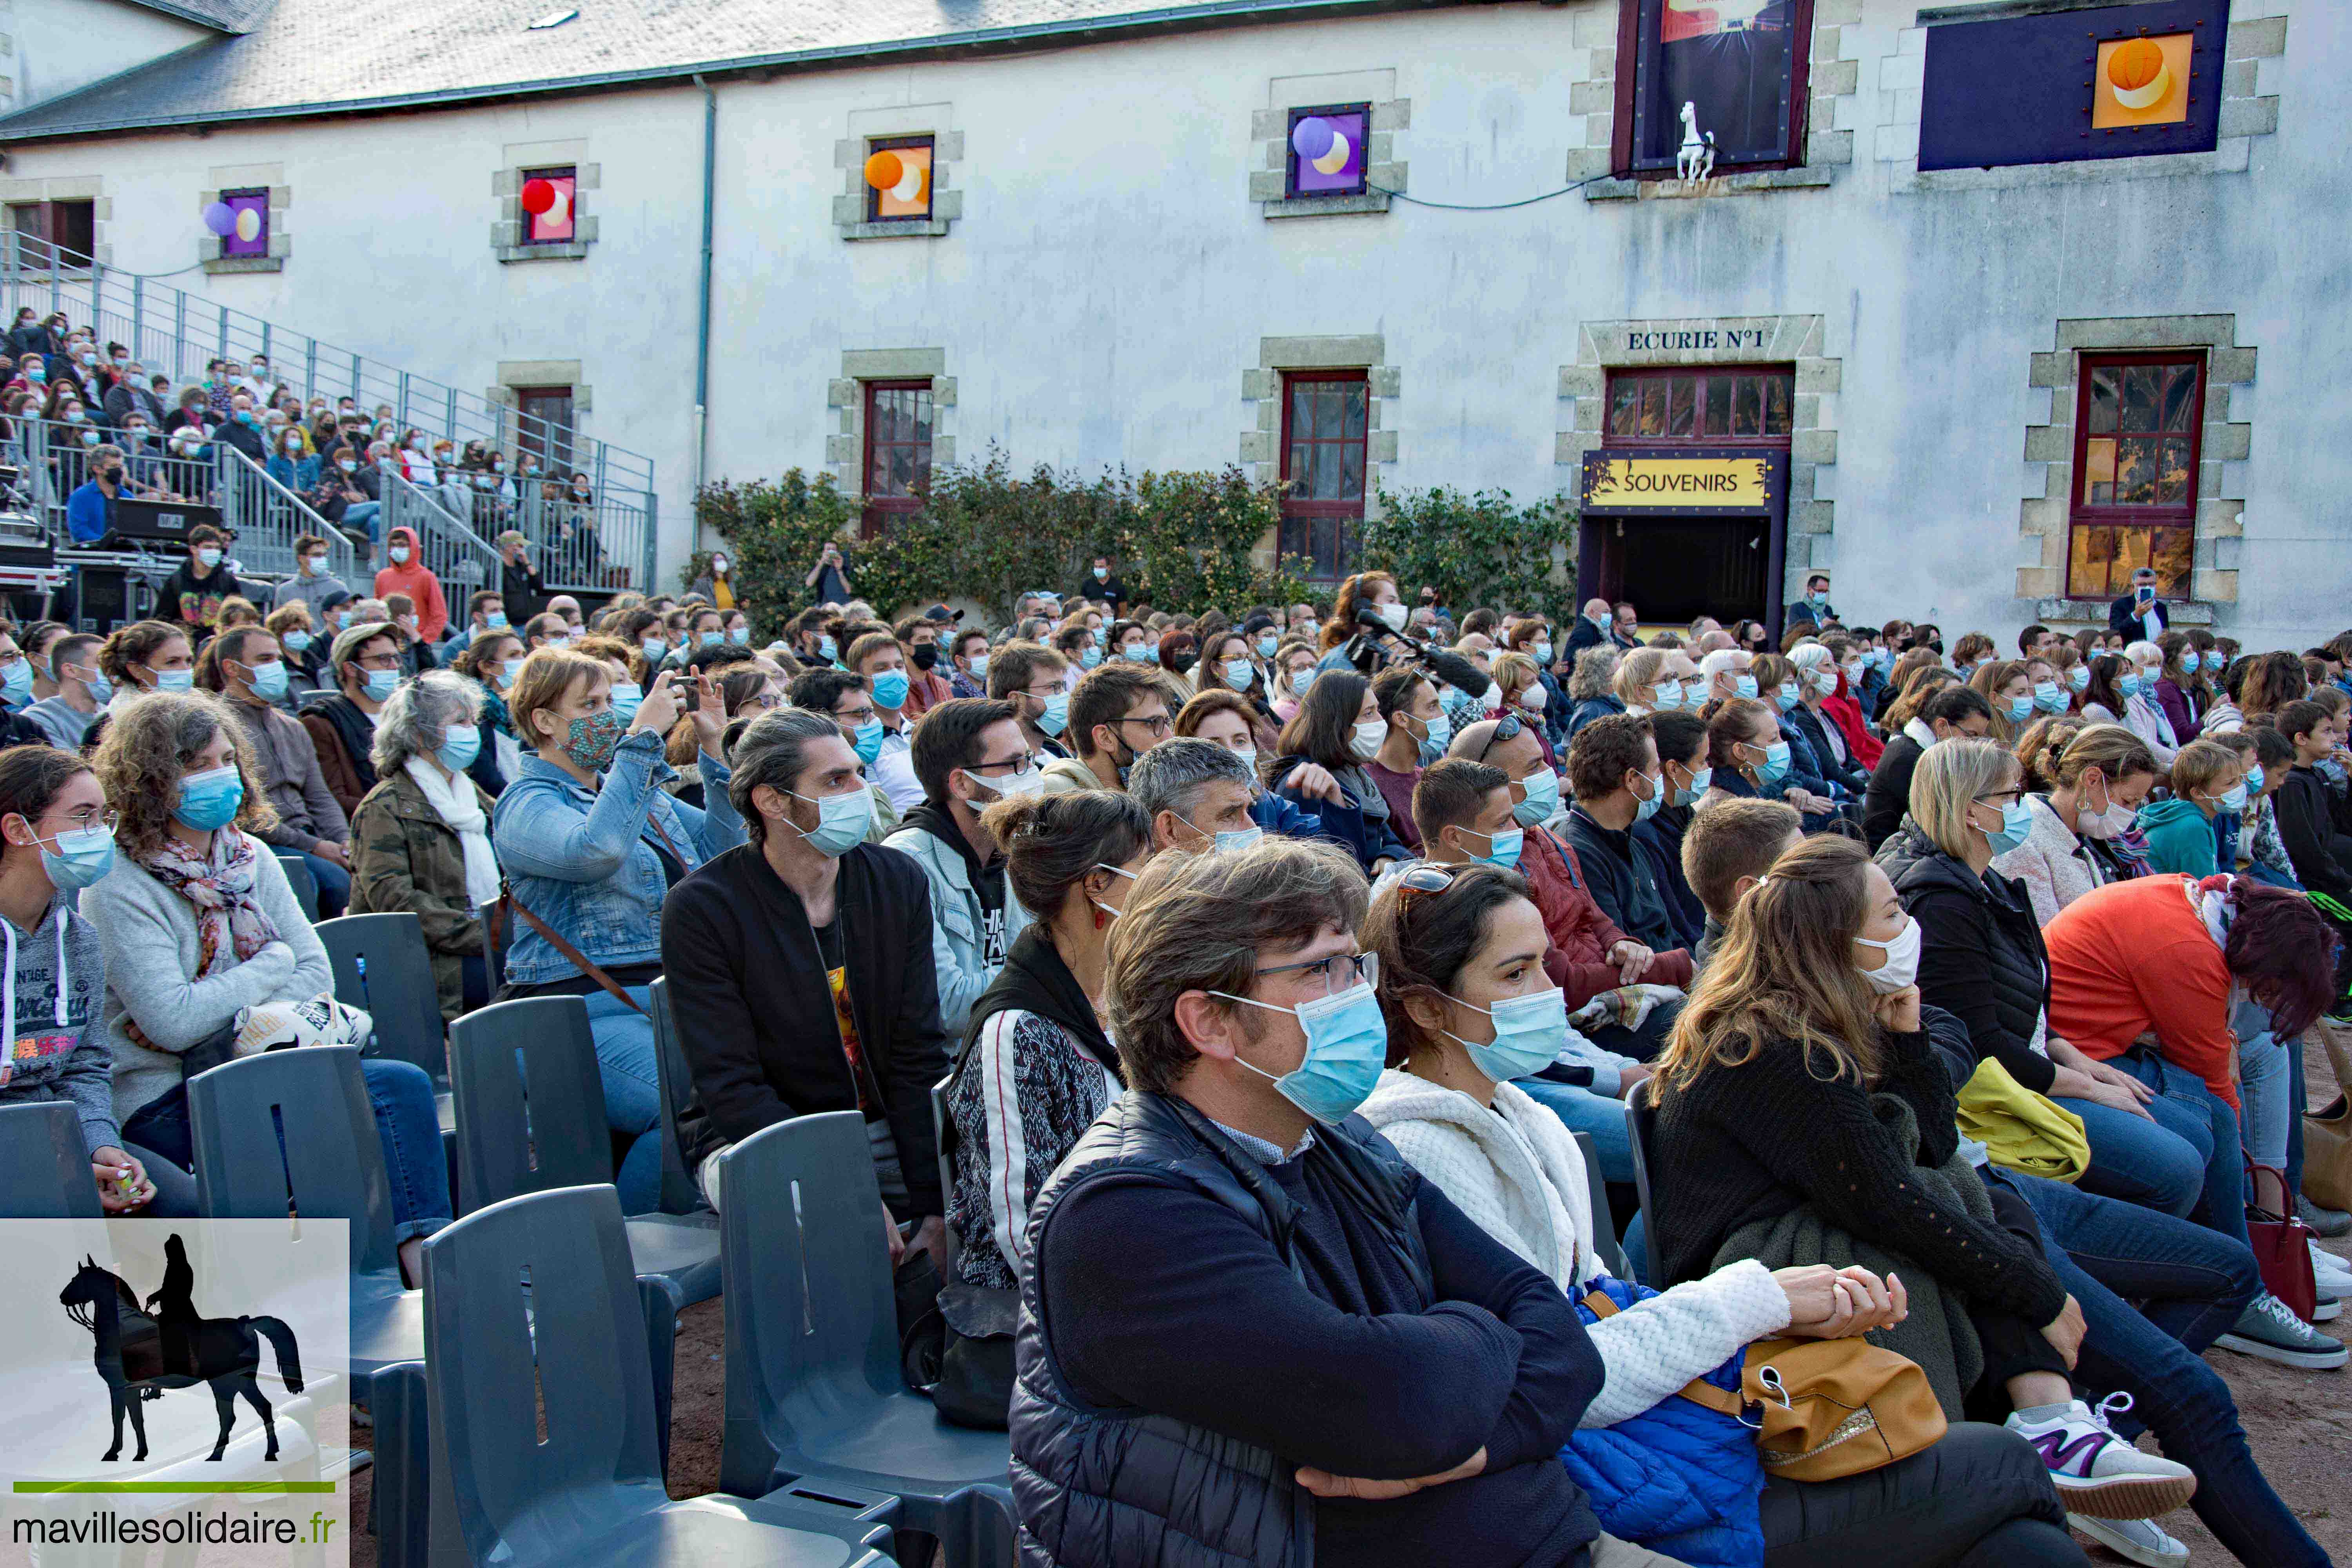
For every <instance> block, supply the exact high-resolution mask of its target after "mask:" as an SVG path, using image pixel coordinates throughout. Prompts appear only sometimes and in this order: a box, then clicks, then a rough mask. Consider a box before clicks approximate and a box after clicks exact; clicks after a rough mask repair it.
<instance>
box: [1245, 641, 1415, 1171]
mask: <svg viewBox="0 0 2352 1568" xmlns="http://www.w3.org/2000/svg"><path fill="white" fill-rule="evenodd" d="M1391 607H1392V608H1394V609H1396V610H1397V611H1398V612H1399V614H1400V615H1402V612H1403V609H1404V606H1403V605H1394V606H1391ZM1210 994H1211V995H1213V996H1223V997H1224V999H1225V1000H1226V1001H1228V1002H1239V1003H1243V1004H1244V1005H1247V1006H1251V1007H1263V1008H1265V1010H1266V1011H1267V1012H1269V1013H1288V1014H1291V1015H1293V1016H1296V1017H1297V1019H1298V1026H1299V1027H1300V1028H1301V1029H1303V1030H1305V1031H1306V1034H1307V1052H1306V1054H1305V1055H1304V1056H1302V1057H1301V1058H1299V1060H1298V1066H1297V1067H1296V1068H1293V1069H1291V1070H1290V1071H1289V1072H1286V1073H1283V1074H1282V1075H1280V1076H1279V1077H1276V1075H1275V1074H1273V1073H1270V1072H1268V1071H1266V1070H1265V1068H1261V1067H1257V1066H1255V1065H1253V1064H1252V1063H1249V1062H1244V1061H1242V1059H1241V1058H1240V1057H1238V1056H1236V1057H1234V1060H1235V1061H1236V1062H1241V1065H1242V1066H1243V1067H1245V1068H1249V1070H1250V1071H1252V1072H1254V1073H1255V1074H1257V1075H1258V1077H1260V1078H1264V1079H1273V1080H1274V1088H1275V1092H1276V1093H1277V1094H1279V1095H1281V1096H1282V1098H1283V1099H1285V1100H1288V1101H1290V1103H1291V1104H1293V1105H1295V1106H1297V1107H1298V1109H1299V1110H1303V1111H1305V1112H1307V1115H1309V1116H1311V1117H1313V1118H1314V1119H1315V1120H1316V1121H1319V1122H1321V1123H1323V1124H1324V1125H1325V1126H1327V1127H1336V1126H1338V1125H1339V1123H1340V1122H1342V1121H1346V1120H1347V1119H1348V1117H1349V1115H1350V1114H1351V1113H1352V1112H1353V1111H1354V1110H1355V1109H1356V1108H1357V1107H1358V1106H1360V1105H1361V1104H1363V1103H1364V1101H1365V1100H1367V1099H1369V1098H1370V1096H1371V1092H1372V1086H1373V1085H1374V1084H1377V1083H1378V1082H1380V1080H1381V1067H1382V1065H1383V1064H1384V1063H1385V1062H1386V1061H1387V1060H1388V1054H1389V1026H1388V1020H1387V1019H1386V1018H1384V1017H1382V1016H1381V1000H1380V996H1379V995H1378V994H1377V993H1375V992H1374V991H1373V989H1372V988H1371V987H1370V985H1355V986H1351V987H1349V989H1348V990H1345V991H1342V992H1340V993H1339V994H1337V995H1333V996H1318V997H1317V998H1316V999H1315V1000H1314V1001H1312V1002H1307V1003H1302V1004H1301V1005H1298V1006H1296V1007H1276V1006H1275V1005H1273V1004H1272V1003H1269V1002H1258V1001H1254V1000H1252V999H1251V998H1249V997H1247V996H1234V995H1232V994H1228V993H1226V992H1223V991H1213V992H1211V993H1210Z"/></svg>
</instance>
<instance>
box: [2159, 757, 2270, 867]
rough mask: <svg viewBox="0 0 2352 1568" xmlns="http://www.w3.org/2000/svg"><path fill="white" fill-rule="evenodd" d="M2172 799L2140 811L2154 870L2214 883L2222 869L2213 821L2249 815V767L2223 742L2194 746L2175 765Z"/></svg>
mask: <svg viewBox="0 0 2352 1568" xmlns="http://www.w3.org/2000/svg"><path fill="white" fill-rule="evenodd" d="M2171 784H2172V798H2171V799H2169V800H2158V801H2150V802H2149V803H2148V804H2147V805H2144V806H2142V807H2140V810H2139V816H2138V818H2137V826H2138V828H2139V830H2140V834H2141V836H2142V837H2145V838H2146V839H2147V863H2148V865H2149V866H2150V868H2153V869H2155V870H2158V871H2177V872H2179V873H2180V874H2181V875H2183V876H2188V877H2210V876H2212V875H2214V874H2215V873H2217V872H2219V871H2221V870H2223V869H2232V870H2234V869H2235V868H2234V867H2230V868H2224V867H2222V866H2221V865H2220V864H2219V863H2218V856H2219V853H2220V851H2219V847H2218V845H2217V843H2216V840H2215V838H2214V835H2213V819H2214V818H2215V817H2216V816H2220V815H2221V814H2222V813H2223V812H2225V811H2226V812H2242V811H2244V810H2245V809H2246V765H2245V763H2243V762H2242V761H2241V760H2240V758H2239V756H2238V753H2237V752H2236V750H2235V749H2234V748H2232V747H2230V746H2225V745H2223V744H2222V743H2221V742H2219V741H2191V742H2189V743H2188V744H2187V745H2185V746H2183V747H2181V748H2180V750H2179V752H2178V753H2177V754H2176V755H2175V756H2174V757H2173V759H2172V776H2171Z"/></svg>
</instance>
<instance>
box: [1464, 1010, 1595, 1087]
mask: <svg viewBox="0 0 2352 1568" xmlns="http://www.w3.org/2000/svg"><path fill="white" fill-rule="evenodd" d="M1445 999H1446V1000H1447V1001H1448V1002H1453V1003H1456V1004H1459V1005H1462V1006H1465V1007H1467V1008H1469V1009H1470V1010H1471V1011H1472V1012H1473V1013H1484V1014H1486V1016H1488V1017H1489V1018H1492V1019H1493V1020H1495V1037H1494V1038H1493V1039H1492V1040H1489V1041H1487V1042H1486V1044H1484V1045H1481V1044H1479V1043H1478V1042H1476V1041H1475V1040H1465V1039H1464V1038H1463V1037H1461V1036H1459V1035H1457V1034H1455V1033H1454V1031H1453V1030H1451V1029H1443V1030H1440V1031H1439V1033H1441V1034H1443V1035H1444V1037H1446V1038H1447V1039H1449V1040H1452V1041H1453V1042H1454V1044H1456V1045H1458V1046H1460V1047H1462V1048H1463V1049H1464V1050H1465V1051H1468V1052H1469V1053H1470V1065H1471V1066H1472V1067H1475V1068H1477V1069H1478V1070H1479V1071H1480V1072H1482V1073H1485V1074H1486V1076H1487V1077H1488V1078H1490V1079H1493V1080H1494V1081H1495V1082H1496V1083H1508V1082H1510V1081H1511V1079H1515V1078H1525V1077H1527V1076H1528V1074H1529V1073H1531V1072H1539V1071H1541V1070H1542V1069H1543V1068H1548V1067H1549V1066H1551V1064H1552V1063H1553V1062H1554V1061H1555V1060H1557V1059H1558V1058H1559V1052H1560V1047H1563V1046H1565V1045H1567V1044H1568V993H1567V992H1565V991H1562V990H1559V988H1557V987H1554V988H1553V989H1552V990H1549V991H1538V992H1535V993H1533V994H1530V995H1526V996H1512V997H1509V998H1507V999H1506V1000H1504V1001H1500V1002H1497V1003H1496V1004H1495V1005H1493V1006H1492V1007H1481V1006H1479V1005H1477V1004H1476V1003H1475V1002H1464V1001H1463V1000H1462V998H1461V997H1459V996H1455V995H1453V994H1447V996H1446V998H1445Z"/></svg>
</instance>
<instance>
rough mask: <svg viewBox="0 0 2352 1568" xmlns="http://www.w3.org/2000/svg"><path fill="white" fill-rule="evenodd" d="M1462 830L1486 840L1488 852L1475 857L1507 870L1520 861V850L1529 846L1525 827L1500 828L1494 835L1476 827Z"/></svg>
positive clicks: (1471, 835)
mask: <svg viewBox="0 0 2352 1568" xmlns="http://www.w3.org/2000/svg"><path fill="white" fill-rule="evenodd" d="M1462 831H1463V832H1465V833H1466V834H1468V835H1469V836H1470V837H1473V838H1485V839H1486V853H1485V854H1484V855H1480V856H1476V857H1475V858H1476V859H1479V860H1482V861H1484V862H1486V864H1487V865H1489V866H1500V867H1501V868H1503V869H1505V870H1506V871H1507V870H1509V869H1510V868H1513V867H1514V866H1517V864H1518V863H1519V852H1520V851H1521V850H1522V849H1524V848H1525V847H1527V842H1528V835H1527V830H1526V829H1524V828H1519V827H1504V828H1498V829H1496V831H1495V832H1494V833H1493V834H1492V835H1487V834H1483V833H1480V832H1479V831H1478V830H1477V829H1476V828H1475V827H1465V828H1464V829H1463V830H1462Z"/></svg>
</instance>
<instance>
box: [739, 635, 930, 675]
mask: <svg viewBox="0 0 2352 1568" xmlns="http://www.w3.org/2000/svg"><path fill="white" fill-rule="evenodd" d="M726 640H727V634H726V633H725V632H704V633H703V634H702V635H701V636H700V637H697V638H696V639H695V642H696V644H697V646H698V647H718V646H719V644H720V643H723V642H725V641H726ZM922 652H923V650H922V649H921V648H917V649H916V650H915V654H916V658H915V663H916V664H917V665H918V666H919V667H920V668H929V666H927V665H924V664H923V660H922V657H921V656H922ZM932 657H933V658H937V657H938V656H937V655H936V654H934V655H933V656H932Z"/></svg>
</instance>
